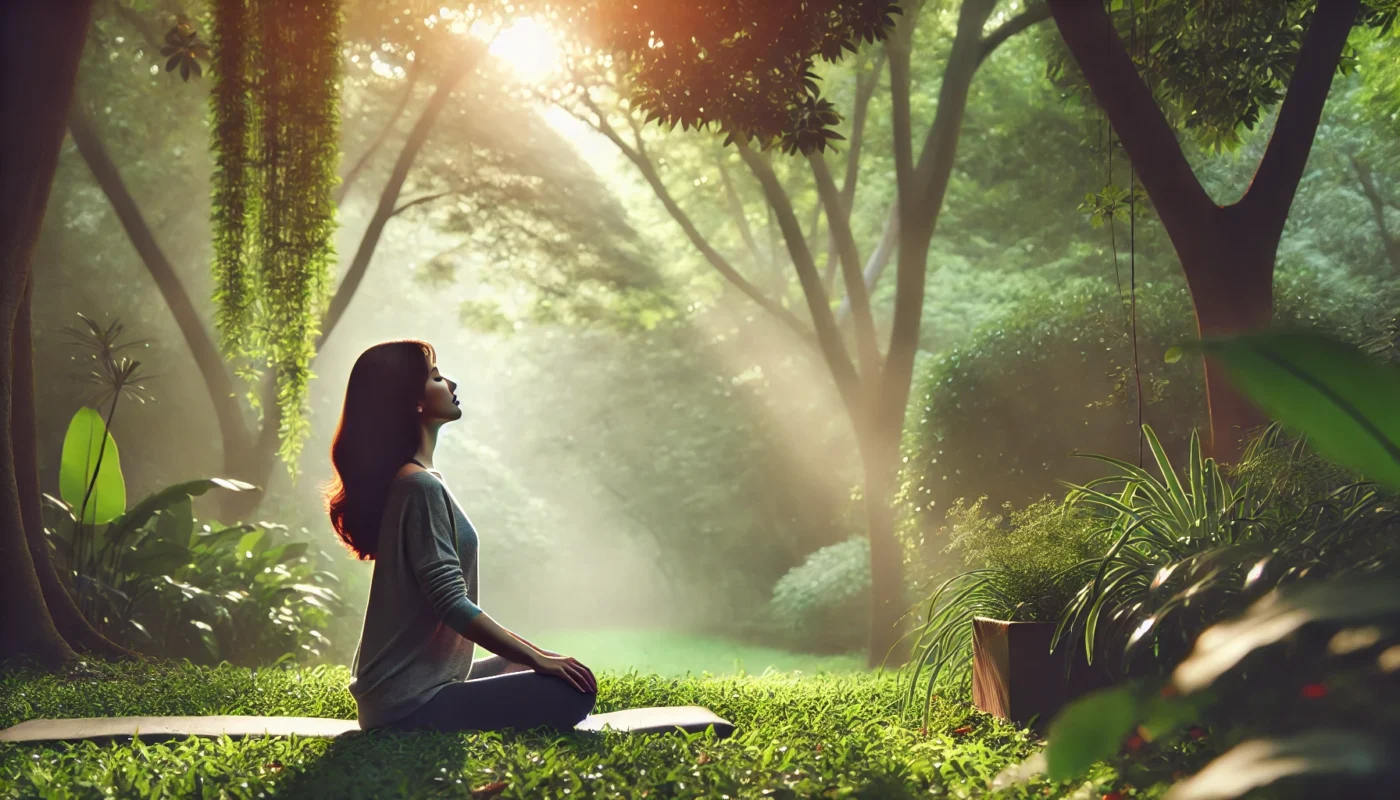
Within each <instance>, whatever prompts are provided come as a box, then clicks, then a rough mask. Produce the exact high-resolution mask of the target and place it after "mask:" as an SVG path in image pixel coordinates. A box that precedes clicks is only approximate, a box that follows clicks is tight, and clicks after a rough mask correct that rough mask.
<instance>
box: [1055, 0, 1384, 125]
mask: <svg viewBox="0 0 1400 800" xmlns="http://www.w3.org/2000/svg"><path fill="white" fill-rule="evenodd" d="M1315 7H1316V3H1313V2H1309V1H1308V0H1289V1H1288V2H1279V3H1270V4H1268V6H1267V7H1261V6H1259V5H1258V4H1256V3H1251V2H1247V1H1241V0H1233V1H1232V2H1217V3H1210V4H1209V5H1202V4H1199V3H1193V2H1183V0H1138V2H1136V3H1133V2H1122V1H1121V0H1114V2H1113V3H1111V5H1110V11H1111V13H1112V18H1113V24H1114V27H1115V28H1116V29H1117V32H1118V36H1119V38H1121V39H1122V41H1123V43H1124V45H1125V46H1126V47H1127V48H1128V50H1129V53H1130V55H1131V56H1132V58H1133V62H1134V63H1135V64H1136V65H1137V66H1138V69H1139V71H1140V72H1141V73H1142V76H1143V80H1144V81H1145V82H1146V83H1147V85H1148V86H1150V87H1151V88H1152V91H1153V94H1154V95H1156V98H1157V102H1158V104H1159V105H1160V106H1161V108H1162V109H1163V111H1164V112H1165V113H1166V115H1167V119H1168V120H1169V121H1170V122H1171V123H1172V124H1174V125H1177V126H1179V127H1181V128H1184V129H1185V130H1187V131H1190V132H1192V133H1194V134H1195V136H1196V138H1197V140H1198V141H1200V142H1201V143H1202V144H1203V145H1204V146H1206V147H1209V148H1212V149H1216V150H1222V149H1233V148H1235V147H1238V146H1239V144H1240V143H1241V133H1242V131H1243V130H1249V129H1253V128H1254V127H1255V126H1257V125H1258V124H1259V122H1260V120H1261V119H1262V117H1263V115H1264V113H1265V112H1266V111H1267V110H1268V109H1269V108H1271V107H1273V106H1275V105H1277V104H1278V103H1279V102H1281V101H1282V100H1283V97H1284V93H1285V92H1286V91H1287V89H1288V86H1289V83H1290V81H1291V80H1292V76H1293V67H1294V65H1295V64H1296V63H1297V61H1298V50H1299V48H1300V47H1301V46H1302V43H1303V40H1304V38H1305V37H1306V35H1307V32H1308V30H1309V27H1310V25H1311V22H1312V17H1313V13H1314V9H1315ZM1395 13H1396V5H1395V3H1394V0H1375V1H1374V2H1370V3H1366V4H1364V7H1363V9H1362V12H1361V14H1360V15H1359V17H1358V19H1357V23H1358V24H1359V25H1363V26H1370V27H1376V28H1379V29H1380V30H1382V31H1385V32H1389V30H1390V28H1391V26H1392V24H1393V22H1394V19H1395ZM1050 35H1051V34H1048V33H1047V37H1048V36H1050ZM1356 59H1357V53H1356V49H1355V47H1353V46H1349V47H1348V48H1347V49H1346V50H1345V51H1344V52H1343V54H1342V59H1341V62H1340V64H1339V65H1338V70H1339V71H1340V72H1342V73H1343V74H1346V73H1347V72H1349V71H1350V70H1351V69H1353V68H1354V67H1355V63H1356ZM1047 71H1048V74H1049V76H1050V78H1051V80H1052V81H1054V82H1055V83H1056V84H1058V85H1059V86H1061V87H1063V88H1067V89H1079V90H1083V88H1084V87H1083V83H1082V82H1083V76H1082V75H1081V74H1080V72H1079V70H1078V69H1077V67H1076V66H1075V65H1074V63H1073V60H1072V59H1071V58H1070V56H1069V54H1068V52H1067V51H1066V49H1065V48H1064V45H1063V44H1062V43H1060V42H1059V41H1058V37H1056V41H1054V44H1052V45H1051V56H1050V59H1049V62H1048V70H1047Z"/></svg>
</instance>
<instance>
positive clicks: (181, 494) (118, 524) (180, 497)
mask: <svg viewBox="0 0 1400 800" xmlns="http://www.w3.org/2000/svg"><path fill="white" fill-rule="evenodd" d="M215 488H220V489H228V490H229V491H234V492H244V491H248V490H249V489H255V488H257V487H255V486H253V485H252V484H251V483H244V482H243V481H235V480H229V479H227V478H200V479H198V480H193V481H185V482H184V483H177V484H174V485H172V486H167V487H165V488H164V489H161V490H160V491H158V492H154V493H152V494H149V495H147V496H146V497H144V498H142V499H141V502H139V503H137V504H136V505H135V506H134V507H133V508H132V509H131V511H129V512H127V513H126V514H123V515H122V516H121V518H119V519H117V520H116V521H115V523H114V524H113V526H112V528H113V529H112V530H111V531H109V535H110V536H112V537H113V538H115V539H121V538H122V537H124V536H126V535H127V534H129V533H130V532H131V531H134V530H136V529H137V528H140V527H141V526H143V525H145V524H146V523H147V522H149V521H150V519H151V517H152V516H154V515H155V514H156V512H158V511H163V510H165V509H168V508H172V507H174V506H175V505H176V504H179V503H182V502H188V501H189V499H190V498H191V497H198V496H200V495H202V494H204V493H205V492H207V491H209V490H210V489H215ZM191 519H193V518H191ZM191 524H193V522H191Z"/></svg>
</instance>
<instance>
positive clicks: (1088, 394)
mask: <svg viewBox="0 0 1400 800" xmlns="http://www.w3.org/2000/svg"><path fill="white" fill-rule="evenodd" d="M1046 289H1047V290H1046V291H1043V292H1041V293H1039V294H1036V295H1032V296H1031V297H1028V298H1026V299H1024V300H1022V301H1020V302H1019V303H1017V304H1016V305H1015V306H1014V307H1013V310H1012V311H1010V313H1008V314H1006V315H1005V316H1001V317H999V318H996V319H994V320H992V321H989V322H987V323H984V324H983V325H982V326H981V327H980V329H979V330H977V331H976V332H975V333H974V334H973V335H972V337H971V339H970V341H969V342H968V343H967V344H966V345H961V346H955V347H953V348H951V349H950V350H946V351H943V352H940V353H938V354H936V355H935V356H933V357H932V358H929V359H927V360H926V362H925V364H924V365H923V366H922V367H921V368H920V370H919V373H918V375H917V376H916V379H915V380H916V383H915V392H914V394H913V399H912V401H911V410H910V415H909V424H908V426H907V429H906V435H905V455H906V456H907V457H908V460H907V462H906V464H905V469H904V471H903V483H902V487H901V492H900V500H901V502H903V503H904V504H906V507H907V508H910V509H912V510H913V511H914V512H915V513H914V514H913V515H911V518H910V522H911V524H913V525H915V526H916V527H923V528H924V529H932V528H933V527H934V525H932V524H931V521H932V520H937V519H941V518H942V515H943V513H944V511H945V510H946V509H947V508H948V507H949V506H950V505H951V504H952V502H953V501H954V500H956V499H957V498H959V497H969V496H971V497H976V496H979V495H984V494H985V495H987V496H988V502H989V503H990V504H992V505H993V506H994V507H996V506H1000V505H1001V504H1003V503H1005V502H1011V503H1012V504H1014V505H1023V504H1025V503H1027V502H1030V501H1032V500H1033V499H1035V498H1038V497H1041V496H1043V495H1045V494H1046V493H1047V492H1050V491H1052V490H1054V489H1055V488H1056V483H1055V478H1056V477H1059V478H1070V479H1088V478H1089V477H1091V476H1092V475H1093V474H1094V473H1093V472H1092V471H1091V470H1090V469H1089V468H1088V465H1085V464H1082V463H1076V462H1075V461H1073V460H1072V459H1070V458H1069V456H1070V454H1071V453H1073V452H1075V451H1081V450H1082V451H1088V452H1100V453H1107V454H1111V455H1115V456H1118V457H1120V458H1125V459H1132V460H1136V453H1137V443H1136V439H1135V437H1134V435H1133V431H1134V426H1135V424H1136V409H1135V404H1134V402H1133V393H1134V387H1135V376H1134V374H1133V352H1132V345H1131V342H1130V341H1129V340H1128V336H1127V332H1128V329H1129V324H1130V323H1129V317H1128V312H1129V309H1128V307H1127V306H1126V304H1124V303H1123V302H1122V300H1121V299H1120V297H1119V295H1118V294H1117V291H1116V289H1115V288H1114V286H1113V285H1112V284H1111V283H1108V282H1105V281H1101V280H1093V279H1079V280H1073V279H1071V280H1065V281H1063V282H1061V284H1060V285H1059V286H1058V287H1053V286H1052V287H1046ZM1138 331H1139V343H1138V352H1139V357H1140V364H1141V368H1142V384H1143V389H1144V414H1145V417H1146V419H1147V420H1148V421H1150V422H1151V423H1152V424H1153V426H1154V428H1156V429H1157V430H1158V431H1159V432H1161V433H1162V435H1163V438H1164V439H1166V440H1167V441H1168V442H1170V443H1172V444H1173V445H1175V446H1176V447H1178V448H1179V447H1180V445H1179V444H1177V443H1179V442H1184V441H1185V440H1186V438H1187V437H1188V436H1189V432H1190V430H1191V429H1192V427H1193V426H1194V424H1195V422H1196V420H1198V419H1203V418H1204V408H1203V407H1202V403H1201V398H1200V393H1199V388H1198V387H1199V386H1200V385H1201V384H1200V381H1201V374H1200V366H1199V362H1196V363H1189V364H1177V365H1168V364H1165V363H1163V362H1162V360H1161V354H1162V353H1163V352H1165V351H1166V349H1167V348H1168V347H1169V346H1171V345H1173V344H1176V343H1178V342H1181V341H1185V340H1187V339H1188V338H1190V336H1191V311H1190V304H1189V297H1188V296H1187V293H1186V291H1185V289H1184V288H1183V287H1181V286H1179V285H1177V284H1174V283H1163V282H1154V283H1148V284H1144V285H1141V286H1140V287H1139V290H1138ZM932 538H933V537H931V536H928V537H926V540H929V541H927V542H926V546H933V545H934V544H935V543H934V542H933V541H931V540H932Z"/></svg>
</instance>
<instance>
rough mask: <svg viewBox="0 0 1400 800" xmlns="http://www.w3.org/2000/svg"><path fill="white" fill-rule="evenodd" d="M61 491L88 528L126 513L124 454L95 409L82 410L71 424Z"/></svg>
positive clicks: (79, 410)
mask: <svg viewBox="0 0 1400 800" xmlns="http://www.w3.org/2000/svg"><path fill="white" fill-rule="evenodd" d="M58 490H59V494H60V495H61V496H62V497H63V499H64V501H65V502H67V503H68V505H70V506H73V507H74V508H77V509H79V513H78V516H80V517H81V521H82V523H83V524H84V525H105V524H107V523H108V522H111V521H112V520H113V519H115V518H116V517H117V516H119V515H120V514H121V513H122V512H124V511H126V481H125V480H124V479H123V478H122V462H121V454H120V453H119V452H118V451H117V442H116V440H115V439H113V438H112V434H110V433H108V431H107V425H106V423H104V422H103V421H102V415H101V414H99V413H97V411H96V410H94V409H91V408H87V407H86V406H84V407H83V408H80V409H78V413H76V414H74V415H73V419H72V420H71V421H70V422H69V423H68V434H67V435H66V436H64V438H63V461H62V462H61V465H60V467H59V473H58Z"/></svg>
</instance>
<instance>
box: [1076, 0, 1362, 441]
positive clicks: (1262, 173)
mask: <svg viewBox="0 0 1400 800" xmlns="http://www.w3.org/2000/svg"><path fill="white" fill-rule="evenodd" d="M1048 3H1049V6H1050V10H1051V13H1052V14H1053V16H1054V19H1055V24H1056V25H1057V26H1059V29H1060V34H1061V35H1062V36H1063V37H1064V40H1065V44H1066V45H1067V46H1068V47H1069V50H1070V53H1071V54H1072V55H1073V56H1074V60H1075V62H1076V63H1077V64H1078V65H1079V68H1080V70H1081V71H1082V72H1083V73H1084V77H1085V80H1087V81H1088V83H1089V88H1090V89H1091V90H1092V91H1093V93H1094V97H1095V99H1096V100H1097V101H1098V103H1099V105H1100V106H1101V107H1102V108H1103V110H1104V112H1105V113H1106V114H1107V115H1108V119H1109V122H1110V124H1112V126H1113V130H1114V132H1115V133H1117V135H1118V137H1119V139H1120V140H1121V141H1122V143H1123V147H1124V149H1125V150H1127V152H1128V156H1129V157H1130V158H1131V159H1132V161H1133V166H1134V167H1135V168H1136V170H1137V175H1138V178H1139V179H1140V180H1141V181H1142V186H1143V189H1144V190H1146V192H1147V194H1148V196H1149V197H1150V198H1151V199H1152V205H1153V207H1154V208H1155V209H1156V210H1157V214H1158V217H1159V218H1160V219H1161V220H1162V226H1163V227H1164V228H1165V229H1166V231H1167V235H1168V237H1169V238H1170V239H1171V241H1172V245H1173V247H1175V249H1176V252H1177V257H1178V258H1180V260H1181V268H1182V272H1183V273H1184V274H1185V276H1186V284H1187V286H1188V288H1189V289H1190V291H1191V299H1192V302H1193V304H1194V306H1195V312H1196V327H1197V330H1198V332H1199V334H1200V335H1201V336H1202V337H1208V336H1227V335H1231V334H1238V333H1245V332H1249V331H1257V330H1260V329H1263V328H1266V327H1268V325H1269V324H1270V322H1271V320H1272V317H1273V289H1272V285H1273V273H1274V262H1275V259H1276V256H1277V254H1278V245H1279V240H1280V238H1281V237H1282V235H1283V226H1284V223H1285V222H1286V220H1287V218H1288V209H1289V207H1290V206H1291V205H1292V202H1293V197H1294V195H1296V194H1297V190H1298V183H1299V181H1300V180H1301V179H1302V175H1303V169H1304V167H1305V166H1306V164H1307V159H1308V154H1309V152H1310V151H1311V148H1312V142H1313V139H1314V137H1315V136H1316V133H1317V125H1318V120H1319V119H1320V118H1321V115H1322V107H1323V104H1324V103H1325V102H1326V99H1327V93H1328V90H1329V89H1330V87H1331V84H1332V75H1333V74H1334V73H1335V72H1336V69H1337V64H1338V61H1339V60H1340V58H1341V53H1342V48H1343V47H1344V46H1345V44H1346V39H1347V35H1348V33H1349V32H1350V31H1351V27H1352V24H1353V23H1354V21H1355V18H1356V12H1357V7H1358V0H1319V2H1318V7H1317V11H1316V12H1315V13H1314V15H1313V21H1312V24H1311V26H1310V28H1309V30H1308V33H1307V35H1306V36H1305V37H1304V40H1303V44H1302V46H1301V47H1300V48H1299V52H1298V63H1297V66H1296V67H1295V69H1294V71H1293V79H1292V81H1291V83H1290V84H1289V87H1288V91H1287V93H1286V94H1285V96H1284V100H1283V105H1282V107H1281V108H1280V109H1279V115H1278V120H1277V122H1276V123H1275V126H1274V132H1273V135H1272V136H1271V137H1270V139H1269V144H1268V147H1267V148H1266V149H1265V152H1264V157H1263V159H1261V160H1260V162H1259V168H1258V170H1257V171H1256V173H1255V176H1254V180H1253V181H1252V182H1251V183H1250V187H1249V189H1248V190H1247V191H1246V192H1245V195H1244V197H1242V198H1240V200H1239V201H1238V202H1236V203H1234V204H1233V205H1228V206H1219V205H1217V204H1216V203H1215V202H1214V201H1213V200H1211V198H1210V196H1209V195H1208V194H1207V193H1206V191H1205V189H1204V188H1203V187H1202V186H1201V184H1200V181H1199V180H1198V179H1197V178H1196V174H1195V173H1194V172H1193V171H1192V169H1191V166H1190V164H1189V163H1188V162H1187V161H1186V157H1185V155H1184V153H1183V152H1182V150H1181V146H1180V144H1179V143H1178V142H1177V139H1176V134H1175V132H1174V131H1172V129H1171V126H1170V125H1169V124H1168V123H1167V120H1166V117H1165V116H1164V115H1163V114H1162V111H1161V109H1160V108H1158V106H1157V104H1156V101H1155V100H1154V99H1153V96H1152V93H1151V91H1150V90H1149V89H1148V88H1147V85H1146V84H1145V83H1144V82H1143V80H1142V78H1141V77H1140V76H1139V74H1138V72H1137V67H1136V65H1134V63H1133V61H1132V59H1131V57H1130V56H1129V55H1128V52H1127V50H1126V49H1124V47H1123V43H1122V40H1121V39H1120V38H1119V36H1118V34H1117V32H1116V31H1115V30H1114V28H1113V24H1112V20H1111V19H1110V17H1109V15H1108V13H1107V12H1106V11H1105V10H1104V6H1103V3H1102V2H1099V0H1091V1H1088V2H1085V1H1083V0H1048ZM1205 372H1206V399H1207V403H1208V405H1209V408H1210V426H1211V430H1210V444H1209V450H1210V453H1211V455H1213V456H1214V457H1215V458H1216V459H1217V460H1220V461H1224V462H1233V461H1235V460H1236V459H1238V457H1239V455H1240V453H1241V452H1242V446H1241V438H1242V437H1243V435H1244V434H1245V433H1247V432H1248V431H1249V430H1251V429H1253V428H1256V427H1258V426H1259V425H1261V424H1263V423H1264V422H1265V421H1266V419H1265V417H1264V415H1263V414H1262V413H1261V412H1260V411H1259V410H1258V409H1257V408H1255V407H1254V406H1253V405H1252V404H1251V403H1249V402H1248V401H1247V400H1245V399H1244V397H1243V396H1242V395H1240V394H1239V393H1238V392H1236V391H1235V389H1234V387H1233V386H1231V385H1230V384H1229V383H1228V382H1227V381H1226V380H1225V378H1224V376H1223V373H1222V370H1221V368H1220V365H1218V364H1215V363H1212V361H1211V359H1206V363H1205Z"/></svg>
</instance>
